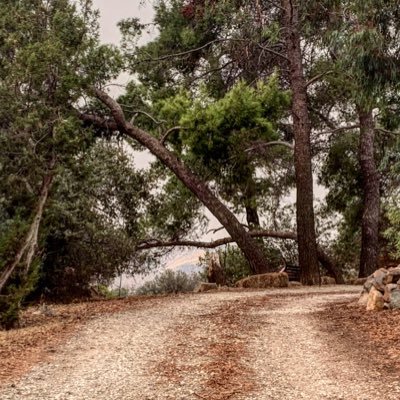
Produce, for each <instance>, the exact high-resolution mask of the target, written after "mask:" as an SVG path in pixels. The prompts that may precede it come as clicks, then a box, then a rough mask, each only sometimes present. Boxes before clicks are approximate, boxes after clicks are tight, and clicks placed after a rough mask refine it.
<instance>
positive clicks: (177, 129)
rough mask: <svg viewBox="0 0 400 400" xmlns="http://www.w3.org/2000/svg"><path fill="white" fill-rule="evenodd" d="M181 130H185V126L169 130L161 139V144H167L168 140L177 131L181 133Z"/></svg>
mask: <svg viewBox="0 0 400 400" xmlns="http://www.w3.org/2000/svg"><path fill="white" fill-rule="evenodd" d="M181 129H185V128H184V127H183V126H174V127H172V128H169V129H168V130H167V131H166V132H165V133H164V134H163V135H162V137H161V139H160V143H161V144H165V142H166V140H167V139H168V136H169V135H170V134H171V133H172V132H175V131H179V130H181Z"/></svg>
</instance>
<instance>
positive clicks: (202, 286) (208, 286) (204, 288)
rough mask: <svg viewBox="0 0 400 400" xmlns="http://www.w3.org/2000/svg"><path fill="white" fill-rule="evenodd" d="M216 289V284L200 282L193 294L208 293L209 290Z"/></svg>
mask: <svg viewBox="0 0 400 400" xmlns="http://www.w3.org/2000/svg"><path fill="white" fill-rule="evenodd" d="M217 289H218V286H217V284H216V283H208V282H200V283H199V284H198V285H197V286H196V287H195V289H194V290H193V291H194V292H195V293H203V292H208V291H209V290H217Z"/></svg>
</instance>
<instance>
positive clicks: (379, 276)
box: [372, 268, 389, 292]
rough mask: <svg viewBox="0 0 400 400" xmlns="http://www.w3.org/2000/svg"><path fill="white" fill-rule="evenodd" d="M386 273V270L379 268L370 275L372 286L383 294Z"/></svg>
mask: <svg viewBox="0 0 400 400" xmlns="http://www.w3.org/2000/svg"><path fill="white" fill-rule="evenodd" d="M388 272H389V271H388V270H387V269H386V268H379V269H378V270H376V271H375V272H374V273H373V274H372V277H373V280H372V285H373V286H374V287H375V289H377V290H379V291H380V292H384V290H385V284H386V277H387V275H388Z"/></svg>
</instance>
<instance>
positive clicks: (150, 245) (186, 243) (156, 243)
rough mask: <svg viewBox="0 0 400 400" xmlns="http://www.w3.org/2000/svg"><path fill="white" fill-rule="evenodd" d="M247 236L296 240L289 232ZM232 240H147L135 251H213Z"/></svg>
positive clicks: (250, 233)
mask: <svg viewBox="0 0 400 400" xmlns="http://www.w3.org/2000/svg"><path fill="white" fill-rule="evenodd" d="M248 234H249V235H250V236H252V237H269V238H274V239H289V240H297V235H296V233H294V232H290V231H280V232H275V231H260V230H256V231H249V232H248ZM233 242H234V240H233V239H232V238H231V237H225V238H222V239H217V240H214V241H212V242H201V241H193V240H172V241H162V240H157V239H148V240H143V241H141V242H140V243H139V244H138V245H137V246H136V250H137V251H141V250H150V249H154V248H157V247H199V248H204V249H215V248H217V247H220V246H223V245H225V244H229V243H233Z"/></svg>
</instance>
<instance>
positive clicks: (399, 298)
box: [388, 286, 400, 310]
mask: <svg viewBox="0 0 400 400" xmlns="http://www.w3.org/2000/svg"><path fill="white" fill-rule="evenodd" d="M388 304H389V308H390V309H391V310H398V309H399V308H400V287H399V286H398V287H397V288H396V289H393V290H392V291H391V292H390V298H389V301H388Z"/></svg>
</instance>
